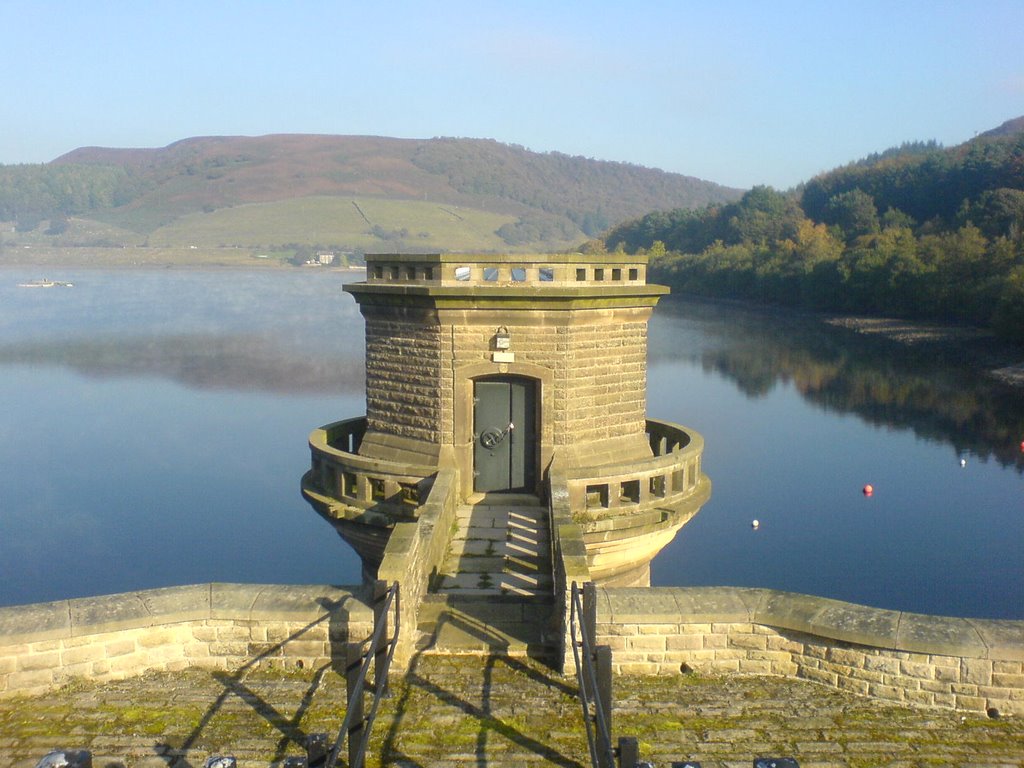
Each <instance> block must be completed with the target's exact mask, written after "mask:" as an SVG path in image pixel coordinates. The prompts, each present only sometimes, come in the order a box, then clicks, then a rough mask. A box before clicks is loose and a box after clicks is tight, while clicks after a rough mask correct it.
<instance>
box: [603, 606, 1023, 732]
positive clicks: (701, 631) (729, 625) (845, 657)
mask: <svg viewBox="0 0 1024 768" xmlns="http://www.w3.org/2000/svg"><path fill="white" fill-rule="evenodd" d="M597 606H598V608H597V642H598V643H599V644H602V645H609V646H611V649H612V658H613V662H614V669H615V672H616V673H617V674H629V675H648V674H654V675H664V674H679V673H680V672H684V673H685V672H690V671H693V672H698V673H709V674H758V675H780V676H785V677H798V678H804V679H807V680H812V681H814V682H817V683H821V684H824V685H828V686H831V687H833V688H837V689H839V690H843V691H848V692H851V693H856V694H860V695H864V696H870V697H872V698H877V699H882V700H886V701H893V702H900V703H904V704H911V705H916V706H926V707H942V708H947V709H956V710H963V711H969V712H980V713H985V712H988V713H989V714H995V713H999V714H1003V715H1018V716H1020V715H1024V621H995V620H982V619H958V618H948V617H942V616H922V615H920V614H910V613H903V612H900V611H887V610H880V609H874V608H868V607H865V606H859V605H852V604H849V603H843V602H840V601H837V600H829V599H825V598H818V597H810V596H807V595H797V594H790V593H785V592H778V591H775V590H767V589H740V588H726V587H702V588H656V589H611V588H606V589H602V588H598V589H597Z"/></svg>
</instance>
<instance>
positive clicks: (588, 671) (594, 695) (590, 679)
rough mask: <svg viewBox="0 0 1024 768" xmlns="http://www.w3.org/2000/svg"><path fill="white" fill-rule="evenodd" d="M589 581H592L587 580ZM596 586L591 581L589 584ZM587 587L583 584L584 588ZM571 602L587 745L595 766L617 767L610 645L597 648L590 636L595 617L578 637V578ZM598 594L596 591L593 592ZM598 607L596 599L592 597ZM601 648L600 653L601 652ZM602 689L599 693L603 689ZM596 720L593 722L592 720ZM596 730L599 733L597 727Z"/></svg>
mask: <svg viewBox="0 0 1024 768" xmlns="http://www.w3.org/2000/svg"><path fill="white" fill-rule="evenodd" d="M588 584H589V582H588ZM590 586H591V587H593V585H592V584H590ZM585 588H586V587H584V589H585ZM571 594H572V597H571V600H572V603H571V609H570V613H569V624H570V634H571V636H572V652H573V659H574V661H575V662H576V680H577V683H578V684H579V688H580V702H581V705H582V707H583V722H584V726H585V727H586V730H587V746H588V748H589V749H590V762H591V765H593V766H594V768H615V755H614V752H613V750H612V747H611V720H610V717H611V648H610V647H609V646H601V648H600V649H594V648H593V647H592V645H591V642H590V640H591V638H593V637H596V631H597V630H596V621H593V620H592V621H591V626H590V627H586V626H582V627H581V628H580V632H579V636H580V640H579V642H577V640H576V624H577V616H579V617H580V619H581V620H582V621H581V623H583V622H585V616H584V608H583V604H582V601H581V600H580V589H579V587H578V585H577V584H576V582H573V584H572V593H571ZM594 595H595V596H596V593H594ZM590 603H591V605H592V606H594V608H593V609H592V610H595V611H596V600H594V599H593V598H592V599H591V601H590ZM599 651H600V653H599ZM599 655H600V656H601V657H603V659H604V661H602V662H601V664H602V665H603V667H604V672H603V676H604V677H605V678H606V680H605V683H603V684H599V681H598V669H597V666H598V656H599ZM602 689H603V691H604V692H603V693H599V691H602ZM591 702H593V704H594V715H593V718H591V715H590V703H591ZM592 721H593V724H592ZM595 730H596V731H597V737H596V738H595V736H594V731H595Z"/></svg>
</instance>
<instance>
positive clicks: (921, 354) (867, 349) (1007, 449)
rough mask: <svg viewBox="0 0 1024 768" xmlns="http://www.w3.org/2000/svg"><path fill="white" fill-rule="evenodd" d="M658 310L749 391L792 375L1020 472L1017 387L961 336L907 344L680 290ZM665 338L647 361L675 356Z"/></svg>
mask: <svg viewBox="0 0 1024 768" xmlns="http://www.w3.org/2000/svg"><path fill="white" fill-rule="evenodd" d="M658 312H659V314H661V313H664V314H665V315H666V316H670V317H671V316H674V317H679V318H681V319H684V321H689V322H696V323H697V324H698V325H699V326H700V327H701V329H702V330H703V331H704V333H705V334H706V336H707V337H708V340H709V342H708V343H707V344H705V345H704V346H703V348H702V349H699V350H698V349H694V350H692V353H693V356H694V358H696V359H698V360H699V362H700V363H701V365H702V366H703V367H704V369H705V370H713V371H715V372H717V373H719V374H721V375H723V376H726V377H727V378H729V379H731V380H732V381H734V382H736V385H737V386H738V387H739V389H740V390H741V391H742V392H744V393H745V394H747V395H748V396H750V397H759V396H763V395H765V394H766V393H768V392H769V391H771V389H772V388H773V387H774V386H775V385H776V384H777V383H780V382H791V383H792V385H793V386H794V387H795V389H796V390H797V391H799V392H800V393H801V394H802V395H803V397H804V398H806V399H807V400H808V401H810V402H813V403H815V404H817V405H819V406H820V407H822V408H823V409H825V410H829V411H836V412H839V413H852V414H855V415H857V416H859V417H860V418H861V419H863V420H865V421H867V422H868V423H870V424H875V425H880V426H886V427H895V428H901V429H912V430H913V431H914V433H915V434H917V435H918V436H919V437H922V438H926V439H930V440H938V441H942V442H945V443H948V444H950V445H951V446H952V447H953V448H954V449H955V450H956V451H958V452H963V453H970V454H972V455H975V456H978V457H980V458H983V459H986V460H987V459H989V458H993V459H995V460H996V461H998V462H999V463H1000V464H1002V465H1003V466H1015V467H1016V468H1017V469H1018V471H1024V454H1022V452H1021V448H1020V445H1021V440H1024V393H1022V392H1021V391H1020V390H1019V389H1015V388H1013V387H1009V386H1007V385H1005V384H1003V383H1000V382H998V381H996V380H994V379H992V378H989V377H987V376H984V375H982V374H981V373H980V372H979V370H978V368H977V367H976V366H972V362H973V363H976V362H977V357H978V356H979V355H982V354H984V350H979V349H978V348H976V347H974V348H972V347H971V346H970V345H969V344H968V343H967V342H964V343H961V344H951V343H941V342H918V343H915V344H911V345H908V344H902V343H899V342H895V341H891V340H888V339H884V338H878V337H869V336H864V335H862V334H857V333H855V332H853V331H850V330H847V329H843V328H836V327H833V326H830V325H827V324H825V323H822V322H820V321H819V320H817V319H814V318H810V317H805V316H800V315H791V314H787V313H784V312H774V311H771V310H765V311H760V310H758V309H756V308H749V307H739V306H734V305H727V304H721V303H716V302H705V301H697V302H694V301H690V300H685V301H684V300H678V299H677V300H675V301H667V302H664V303H663V304H662V305H661V307H659V310H658ZM670 322H671V321H670ZM671 347H672V343H671V342H669V343H666V344H664V345H660V344H657V343H653V344H652V345H651V355H652V362H656V361H657V360H658V359H659V358H662V359H664V358H668V357H674V358H676V359H678V357H679V351H678V349H676V350H673V349H672V348H671Z"/></svg>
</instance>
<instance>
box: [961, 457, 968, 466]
mask: <svg viewBox="0 0 1024 768" xmlns="http://www.w3.org/2000/svg"><path fill="white" fill-rule="evenodd" d="M960 466H961V467H966V466H967V459H960Z"/></svg>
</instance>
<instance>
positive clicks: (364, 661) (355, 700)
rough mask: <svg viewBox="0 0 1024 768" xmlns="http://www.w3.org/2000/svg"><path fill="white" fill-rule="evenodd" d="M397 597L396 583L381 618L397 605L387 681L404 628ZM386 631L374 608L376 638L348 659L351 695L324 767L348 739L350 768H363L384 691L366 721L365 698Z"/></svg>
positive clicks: (386, 665)
mask: <svg viewBox="0 0 1024 768" xmlns="http://www.w3.org/2000/svg"><path fill="white" fill-rule="evenodd" d="M398 594H399V588H398V582H395V584H394V585H393V586H392V587H391V589H389V590H388V593H387V596H386V599H385V600H384V601H383V606H382V608H381V612H380V616H384V617H386V616H387V614H388V613H389V612H390V610H391V605H392V604H394V605H395V606H396V615H395V633H394V635H393V636H392V638H391V640H390V642H389V650H388V652H387V654H386V656H384V664H383V665H382V667H383V672H381V673H380V674H381V675H382V676H383V677H384V678H386V677H387V671H388V669H389V668H390V666H391V660H392V658H394V653H395V648H396V647H397V645H398V633H399V631H400V626H401V621H400V618H399V616H398V615H397V610H398ZM386 628H387V621H378V614H377V611H376V605H375V611H374V628H373V634H372V635H371V637H370V642H369V647H368V648H367V650H366V651H365V652H359V653H358V654H352V655H351V656H350V657H349V659H348V666H347V667H346V668H345V688H346V691H347V693H348V702H347V706H346V711H345V719H344V720H343V721H342V723H341V727H340V728H339V729H338V736H337V738H336V739H335V741H334V746H333V748H332V749H331V753H330V755H329V756H328V758H327V762H326V763H325V765H326V766H327V768H334V766H335V765H336V764H337V762H338V754H339V752H340V751H341V746H342V744H344V742H345V739H346V738H348V755H349V768H362V765H363V759H364V757H365V755H366V746H367V744H368V743H369V740H370V730H371V728H372V725H373V720H374V718H375V717H376V715H377V707H378V706H379V704H380V698H381V693H382V692H383V689H381V688H377V689H376V690H375V692H374V696H373V701H372V704H371V706H370V714H369V716H365V717H364V714H363V694H364V689H365V685H366V678H367V676H368V674H369V671H370V664H371V663H373V662H374V661H375V659H376V658H377V654H376V653H375V652H374V649H375V648H377V647H378V646H379V644H380V643H381V638H382V637H383V636H384V634H385V630H386ZM362 646H363V643H350V644H349V652H350V653H351V652H352V651H354V650H355V649H356V648H362ZM356 658H359V659H361V663H359V664H357V663H356V662H355V659H356ZM374 674H375V676H376V675H377V674H378V671H377V669H375V670H374Z"/></svg>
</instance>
